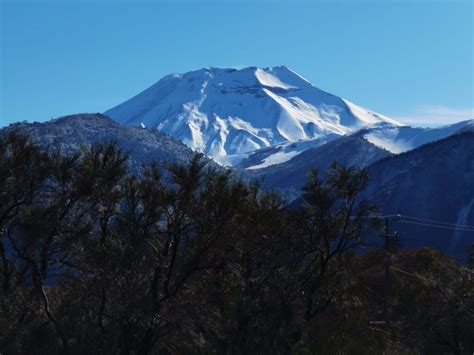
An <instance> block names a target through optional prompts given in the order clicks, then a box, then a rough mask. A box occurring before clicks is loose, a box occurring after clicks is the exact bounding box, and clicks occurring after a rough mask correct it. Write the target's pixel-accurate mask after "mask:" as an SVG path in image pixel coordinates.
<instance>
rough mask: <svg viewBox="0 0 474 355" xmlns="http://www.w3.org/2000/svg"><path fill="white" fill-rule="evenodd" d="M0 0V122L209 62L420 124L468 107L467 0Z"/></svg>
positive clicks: (122, 96) (106, 96)
mask: <svg viewBox="0 0 474 355" xmlns="http://www.w3.org/2000/svg"><path fill="white" fill-rule="evenodd" d="M0 3H1V5H0V6H1V32H0V40H1V53H0V60H1V77H0V80H1V87H0V126H2V125H5V124H8V123H10V122H14V121H20V120H28V121H44V120H47V119H50V118H52V117H58V116H61V115H65V114H72V113H78V112H103V111H105V110H107V109H109V108H111V107H113V106H115V105H116V104H119V103H121V102H123V101H124V100H126V99H127V98H129V97H131V96H133V95H135V94H137V93H138V92H140V91H142V90H144V89H145V88H147V87H148V86H149V85H151V84H153V83H154V82H156V81H158V80H159V79H160V78H161V77H162V76H164V75H166V74H169V73H172V72H186V71H189V70H193V69H198V68H201V67H208V66H214V67H242V66H261V67H267V66H275V65H286V66H288V67H290V68H292V69H293V70H294V71H296V72H298V73H299V74H300V75H302V76H303V77H305V78H306V79H308V80H309V81H311V82H312V83H313V84H314V85H316V86H318V87H319V88H321V89H323V90H326V91H329V92H331V93H333V94H336V95H340V96H343V97H345V98H347V99H349V100H351V101H353V102H355V103H357V104H359V105H362V106H365V107H367V108H370V109H372V110H375V111H378V112H380V113H382V114H385V115H388V116H391V117H393V118H397V119H400V120H401V121H403V122H408V123H414V124H418V125H436V124H442V123H449V122H454V121H459V120H461V119H468V118H472V116H473V107H474V98H473V90H474V89H473V71H474V68H473V66H474V64H473V46H474V44H473V2H472V1H471V0H445V1H434V0H418V1H416V0H412V1H409V0H406V1H383V0H378V1H359V0H346V1H329V0H326V1H316V0H313V1H295V0H286V1H270V0H253V1H230V0H220V1H206V0H199V1H197V0H196V1H179V0H178V1H173V2H165V1H139V0H138V1H125V0H119V1H109V0H96V1H91V0H76V1H73V0H56V1H41V0H36V1H23V0H0Z"/></svg>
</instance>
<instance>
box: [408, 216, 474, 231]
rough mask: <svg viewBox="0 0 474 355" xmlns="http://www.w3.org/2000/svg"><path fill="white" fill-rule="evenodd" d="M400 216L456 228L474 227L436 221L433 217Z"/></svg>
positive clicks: (472, 227) (473, 227)
mask: <svg viewBox="0 0 474 355" xmlns="http://www.w3.org/2000/svg"><path fill="white" fill-rule="evenodd" d="M399 216H400V217H401V218H405V219H414V220H416V221H422V222H428V223H431V224H441V225H445V226H450V227H455V228H467V229H474V226H468V225H463V224H456V223H447V222H441V221H436V220H433V219H427V218H419V217H412V216H405V215H399Z"/></svg>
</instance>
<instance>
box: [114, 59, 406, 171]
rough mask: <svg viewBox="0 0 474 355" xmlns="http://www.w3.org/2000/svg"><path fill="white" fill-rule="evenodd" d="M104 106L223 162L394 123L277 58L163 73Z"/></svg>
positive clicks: (289, 153)
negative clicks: (262, 63) (260, 64)
mask: <svg viewBox="0 0 474 355" xmlns="http://www.w3.org/2000/svg"><path fill="white" fill-rule="evenodd" d="M106 114H107V115H109V116H111V117H112V118H114V119H115V120H117V121H118V122H120V123H123V124H128V125H134V126H139V125H141V124H143V125H145V126H146V127H150V128H153V127H154V128H157V129H160V130H162V131H164V132H166V133H168V134H170V135H171V136H173V137H174V138H177V139H179V140H181V141H183V142H184V143H185V144H187V145H188V146H189V147H191V148H192V149H194V150H196V151H200V152H203V153H205V154H207V155H208V156H210V157H213V158H214V159H215V160H216V161H218V162H221V163H223V164H225V165H235V164H236V163H238V162H239V161H241V160H242V159H243V158H245V157H246V156H247V154H248V153H250V152H253V151H256V150H258V149H262V148H266V147H272V146H280V145H283V146H285V147H286V149H282V150H280V151H279V155H277V156H276V157H274V158H271V159H270V157H268V158H267V159H266V160H265V164H273V163H277V162H282V161H284V160H288V159H289V158H291V157H293V156H294V155H296V154H297V153H298V152H300V150H295V149H293V150H292V149H290V148H289V147H290V146H291V143H294V142H299V141H304V140H310V141H313V140H318V139H321V140H322V139H323V138H324V137H327V136H328V135H331V137H333V136H334V135H344V134H347V133H350V132H353V131H355V130H358V129H360V128H363V127H367V126H370V125H373V124H377V123H380V122H387V123H391V124H394V125H396V126H398V125H400V124H399V123H398V122H396V121H393V120H391V119H390V118H388V117H385V116H383V115H380V114H377V113H375V112H372V111H369V110H366V109H364V108H361V107H359V106H357V105H355V104H352V103H351V102H349V101H346V100H344V99H342V98H340V97H337V96H334V95H331V94H328V93H326V92H324V91H322V90H320V89H318V88H316V87H314V86H312V85H311V84H310V83H309V82H308V81H307V80H305V79H304V78H302V77H301V76H299V75H298V74H296V73H295V72H293V71H291V70H290V69H288V68H286V67H284V66H281V67H272V68H261V69H260V68H256V67H249V68H244V69H241V70H236V69H218V68H205V69H201V70H197V71H193V72H188V73H185V74H173V75H168V76H166V77H164V78H163V79H161V80H160V81H159V82H157V83H156V84H154V85H153V86H151V87H150V88H148V89H146V90H145V91H143V92H142V93H140V94H138V95H137V96H135V97H133V98H131V99H130V100H128V101H126V102H124V103H123V104H121V105H118V106H116V107H114V108H112V109H111V110H109V111H107V112H106ZM295 152H296V153H295ZM272 159H273V160H272Z"/></svg>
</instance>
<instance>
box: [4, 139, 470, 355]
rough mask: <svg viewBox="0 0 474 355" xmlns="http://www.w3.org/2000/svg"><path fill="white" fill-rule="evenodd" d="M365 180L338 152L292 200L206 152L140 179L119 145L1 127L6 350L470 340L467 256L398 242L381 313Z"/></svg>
mask: <svg viewBox="0 0 474 355" xmlns="http://www.w3.org/2000/svg"><path fill="white" fill-rule="evenodd" d="M367 183H368V176H367V172H366V171H364V170H361V169H356V168H351V167H343V166H338V165H334V166H333V168H332V169H331V170H330V171H329V172H328V173H327V174H326V177H325V178H324V179H322V178H320V177H319V176H318V174H317V173H314V174H313V175H312V176H311V177H310V178H309V180H308V183H307V185H306V186H305V188H304V200H305V204H304V205H303V206H302V207H300V208H296V209H290V208H288V206H287V205H286V204H285V202H284V201H283V200H282V199H281V198H280V197H279V196H278V195H277V194H274V193H267V192H262V191H260V190H259V188H258V186H257V185H252V184H247V183H244V182H242V181H239V180H236V179H235V178H234V177H233V176H232V175H231V174H230V173H226V172H222V171H218V170H214V169H209V168H207V167H206V165H205V163H204V161H203V160H202V159H201V158H199V157H198V156H196V157H195V158H193V159H192V160H191V161H190V162H189V164H188V165H186V166H182V165H176V164H175V165H173V164H171V165H169V166H167V167H166V169H163V168H162V167H158V166H156V165H153V164H151V165H147V166H144V167H143V171H142V174H140V175H139V176H137V175H134V174H132V173H130V171H129V169H128V167H127V156H126V155H125V154H124V152H122V151H121V150H120V149H119V148H118V147H117V146H116V145H114V144H102V145H97V146H93V147H90V148H86V147H85V148H83V149H82V151H81V152H80V153H78V154H76V155H62V154H61V153H60V152H58V151H54V150H50V151H44V150H41V149H39V148H37V147H36V146H35V145H34V144H33V143H32V142H31V141H30V140H29V139H28V137H26V136H23V135H21V134H15V133H9V134H6V135H3V136H1V137H0V228H1V234H0V257H1V262H0V307H1V308H0V311H1V314H0V352H1V353H2V354H55V353H65V354H109V353H110V354H194V353H196V354H200V353H202V354H289V353H293V354H314V353H322V354H344V353H350V354H370V353H373V354H380V353H386V354H389V353H393V354H395V353H396V354H400V353H409V354H413V353H415V354H417V353H420V354H425V353H429V354H451V353H452V354H471V353H473V352H474V338H473V336H472V330H473V329H474V272H473V265H474V260H471V262H470V264H469V265H461V264H459V263H458V262H456V261H455V260H452V259H450V258H447V257H445V256H443V255H441V254H440V253H438V252H436V251H433V250H430V249H428V248H423V249H419V250H403V249H398V250H397V249H393V250H391V253H390V258H391V263H392V267H391V270H392V278H391V279H392V295H391V298H390V300H391V301H390V307H389V314H390V319H391V320H392V322H391V326H390V327H386V326H385V324H384V323H383V322H382V320H383V319H384V313H383V312H384V258H385V257H386V255H385V254H384V251H381V250H377V249H374V248H372V249H370V248H369V249H368V250H369V251H367V252H365V253H364V254H361V253H360V248H361V247H362V246H364V245H366V244H367V236H368V235H369V234H370V233H371V232H374V231H376V230H377V228H378V227H379V226H378V225H377V223H376V222H374V219H373V218H368V217H370V216H373V214H374V213H375V212H376V208H375V206H372V205H370V204H368V203H367V202H365V201H361V200H360V199H359V195H360V192H361V191H363V190H364V188H365V186H366V185H367ZM356 250H359V252H357V253H356Z"/></svg>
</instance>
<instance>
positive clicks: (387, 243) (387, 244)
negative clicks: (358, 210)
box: [382, 215, 400, 328]
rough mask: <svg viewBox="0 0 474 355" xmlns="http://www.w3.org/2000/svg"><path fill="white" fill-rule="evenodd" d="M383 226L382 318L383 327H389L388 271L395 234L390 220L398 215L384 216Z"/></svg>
mask: <svg viewBox="0 0 474 355" xmlns="http://www.w3.org/2000/svg"><path fill="white" fill-rule="evenodd" d="M383 218H384V219H385V228H384V234H383V235H382V237H384V238H385V240H384V251H385V255H384V267H385V276H384V290H383V291H384V292H383V293H384V320H385V327H386V328H390V300H391V297H392V278H391V277H392V275H391V273H390V267H391V258H390V252H391V249H392V246H393V241H394V239H395V237H396V236H397V234H396V233H394V234H390V222H391V221H396V220H399V219H400V215H393V216H385V217H383Z"/></svg>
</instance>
